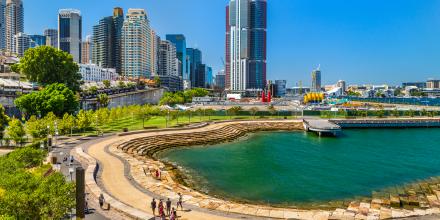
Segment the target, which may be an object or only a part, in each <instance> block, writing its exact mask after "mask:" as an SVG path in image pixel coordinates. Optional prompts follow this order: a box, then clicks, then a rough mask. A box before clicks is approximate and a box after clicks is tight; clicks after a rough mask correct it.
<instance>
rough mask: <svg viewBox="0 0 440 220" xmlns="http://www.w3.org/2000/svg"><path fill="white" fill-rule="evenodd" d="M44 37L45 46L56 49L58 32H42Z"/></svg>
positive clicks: (50, 30) (55, 30)
mask: <svg viewBox="0 0 440 220" xmlns="http://www.w3.org/2000/svg"><path fill="white" fill-rule="evenodd" d="M44 36H46V45H47V46H51V47H54V48H58V30H57V29H46V30H44Z"/></svg>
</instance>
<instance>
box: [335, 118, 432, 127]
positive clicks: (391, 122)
mask: <svg viewBox="0 0 440 220" xmlns="http://www.w3.org/2000/svg"><path fill="white" fill-rule="evenodd" d="M329 121H330V122H333V123H335V124H337V125H339V126H341V127H342V128H430V127H437V128H439V127H440V119H438V118H405V119H403V118H402V119H333V120H329Z"/></svg>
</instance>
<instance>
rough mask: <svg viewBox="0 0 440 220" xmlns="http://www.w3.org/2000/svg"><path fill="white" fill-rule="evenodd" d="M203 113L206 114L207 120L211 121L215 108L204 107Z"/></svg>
mask: <svg viewBox="0 0 440 220" xmlns="http://www.w3.org/2000/svg"><path fill="white" fill-rule="evenodd" d="M205 114H206V115H208V120H209V121H211V116H213V115H214V114H215V110H214V109H212V108H208V109H205Z"/></svg>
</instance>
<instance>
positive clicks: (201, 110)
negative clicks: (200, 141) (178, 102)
mask: <svg viewBox="0 0 440 220" xmlns="http://www.w3.org/2000/svg"><path fill="white" fill-rule="evenodd" d="M203 113H204V111H203V109H201V108H198V109H197V110H196V114H197V115H198V116H199V119H200V122H202V116H203Z"/></svg>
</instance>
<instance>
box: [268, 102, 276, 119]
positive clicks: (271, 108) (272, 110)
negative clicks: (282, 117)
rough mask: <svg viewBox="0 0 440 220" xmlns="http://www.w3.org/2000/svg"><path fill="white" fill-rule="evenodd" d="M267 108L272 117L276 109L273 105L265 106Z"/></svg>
mask: <svg viewBox="0 0 440 220" xmlns="http://www.w3.org/2000/svg"><path fill="white" fill-rule="evenodd" d="M267 110H268V111H269V113H270V114H271V115H272V117H273V116H274V115H276V114H277V109H276V108H275V106H273V105H269V106H267Z"/></svg>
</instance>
